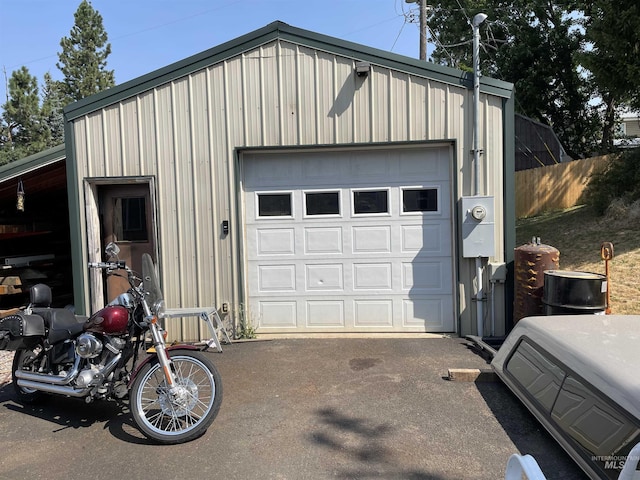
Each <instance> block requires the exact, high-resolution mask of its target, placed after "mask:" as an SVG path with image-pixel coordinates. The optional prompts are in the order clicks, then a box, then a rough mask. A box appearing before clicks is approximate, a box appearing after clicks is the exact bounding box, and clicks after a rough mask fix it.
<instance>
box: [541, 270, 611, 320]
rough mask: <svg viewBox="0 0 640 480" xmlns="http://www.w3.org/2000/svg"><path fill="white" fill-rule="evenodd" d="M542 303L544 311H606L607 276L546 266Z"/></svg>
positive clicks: (574, 313)
mask: <svg viewBox="0 0 640 480" xmlns="http://www.w3.org/2000/svg"><path fill="white" fill-rule="evenodd" d="M542 303H543V304H544V314H545V315H583V314H590V313H593V314H604V311H605V309H606V307H607V277H605V276H604V275H600V274H599V273H591V272H572V271H568V270H546V271H545V272H544V292H543V297H542Z"/></svg>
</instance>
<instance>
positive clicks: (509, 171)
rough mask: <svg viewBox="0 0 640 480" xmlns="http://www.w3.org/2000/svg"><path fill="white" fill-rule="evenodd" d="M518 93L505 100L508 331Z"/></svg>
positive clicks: (509, 324)
mask: <svg viewBox="0 0 640 480" xmlns="http://www.w3.org/2000/svg"><path fill="white" fill-rule="evenodd" d="M514 105H515V101H514V94H513V93H512V95H511V97H509V98H508V99H506V100H505V101H504V107H503V109H502V111H503V125H504V126H503V139H504V158H503V162H504V163H503V172H502V175H503V179H504V186H503V191H504V261H505V263H506V265H507V281H506V284H505V303H506V304H505V309H504V311H505V332H506V333H508V332H509V331H510V330H511V327H512V326H513V325H512V320H513V300H514V295H515V293H514V283H513V282H514V256H515V248H516V200H515V199H516V187H515V185H516V167H515V162H516V132H515V123H516V116H515V107H514Z"/></svg>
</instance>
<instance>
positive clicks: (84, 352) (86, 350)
mask: <svg viewBox="0 0 640 480" xmlns="http://www.w3.org/2000/svg"><path fill="white" fill-rule="evenodd" d="M76 353H77V354H78V355H80V356H81V357H82V358H95V357H97V356H98V355H100V354H101V353H102V342H101V341H100V340H98V339H97V338H96V337H95V335H93V334H91V333H83V334H82V335H80V336H79V337H78V338H77V339H76Z"/></svg>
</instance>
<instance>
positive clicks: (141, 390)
mask: <svg viewBox="0 0 640 480" xmlns="http://www.w3.org/2000/svg"><path fill="white" fill-rule="evenodd" d="M170 356H171V368H172V371H173V374H174V376H175V387H174V389H173V391H170V389H169V388H168V386H167V382H166V378H165V375H164V371H163V369H162V366H161V365H160V363H159V362H158V359H157V358H155V359H154V360H152V361H150V362H149V363H148V364H146V365H145V366H144V367H143V368H142V369H141V370H140V372H138V374H137V376H136V378H135V380H134V382H133V385H132V387H131V393H130V397H129V398H130V407H131V413H132V415H133V419H134V421H135V422H136V424H137V425H138V427H139V428H140V430H141V431H142V433H144V434H145V436H147V437H148V438H150V439H152V440H155V441H157V442H159V443H163V444H176V443H184V442H188V441H190V440H193V439H195V438H198V437H199V436H201V435H202V434H204V432H206V430H207V428H208V427H209V425H211V423H212V422H213V420H214V419H215V418H216V415H217V414H218V410H220V404H221V403H222V380H221V379H220V374H219V373H218V370H217V369H216V367H215V365H214V364H213V362H212V361H211V360H209V359H208V358H207V357H206V356H205V355H204V354H202V353H200V352H193V351H173V352H171V353H170Z"/></svg>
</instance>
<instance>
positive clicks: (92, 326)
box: [84, 305, 129, 335]
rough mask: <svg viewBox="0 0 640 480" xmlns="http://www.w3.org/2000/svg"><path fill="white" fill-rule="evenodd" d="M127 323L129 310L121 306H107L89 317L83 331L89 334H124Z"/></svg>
mask: <svg viewBox="0 0 640 480" xmlns="http://www.w3.org/2000/svg"><path fill="white" fill-rule="evenodd" d="M128 322H129V310H127V309H126V308H125V307H123V306H122V305H107V306H106V307H104V308H103V309H101V310H98V311H97V312H96V313H94V314H93V315H91V317H89V320H87V323H85V325H84V329H85V330H86V331H89V332H97V333H106V334H110V335H114V334H119V333H125V332H126V331H127V324H128Z"/></svg>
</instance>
